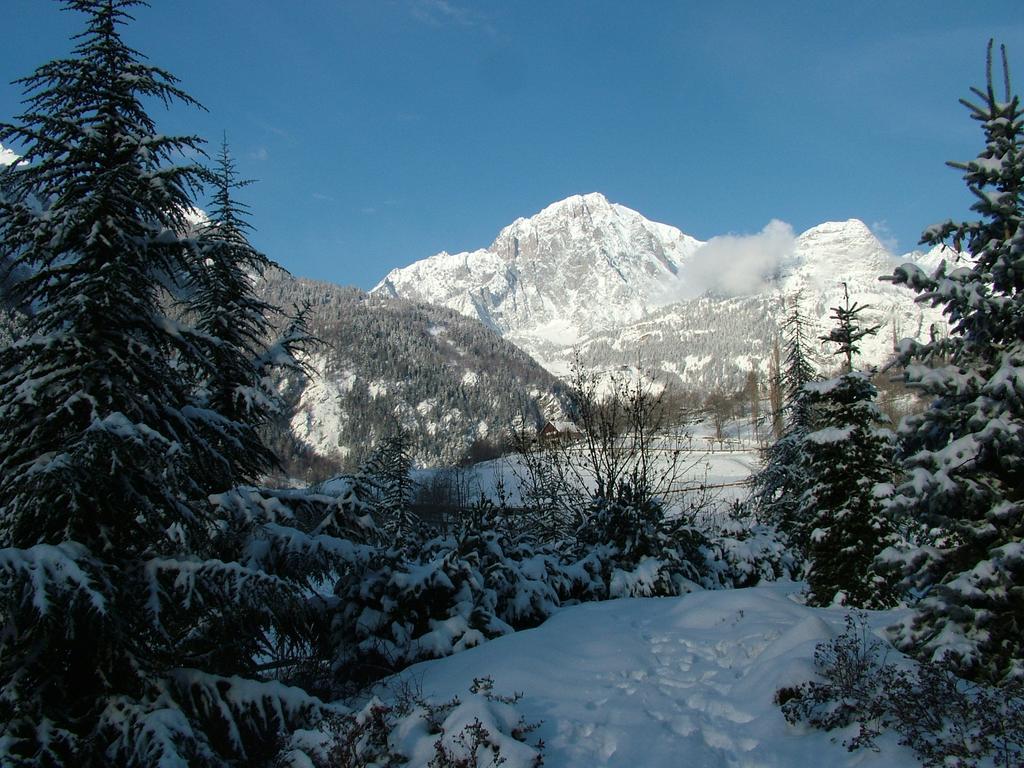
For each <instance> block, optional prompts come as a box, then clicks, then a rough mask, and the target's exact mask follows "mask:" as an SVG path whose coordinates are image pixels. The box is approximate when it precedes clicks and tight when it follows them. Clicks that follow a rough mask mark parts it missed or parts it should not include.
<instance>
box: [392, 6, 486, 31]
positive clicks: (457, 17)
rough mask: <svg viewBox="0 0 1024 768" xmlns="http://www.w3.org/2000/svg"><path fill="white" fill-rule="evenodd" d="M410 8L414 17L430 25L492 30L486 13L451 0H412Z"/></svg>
mask: <svg viewBox="0 0 1024 768" xmlns="http://www.w3.org/2000/svg"><path fill="white" fill-rule="evenodd" d="M410 10H411V12H412V15H413V16H414V17H415V18H417V19H419V20H420V21H422V22H423V23H425V24H430V25H431V26H435V27H443V26H449V25H455V26H459V27H467V28H469V27H475V28H479V29H483V30H485V31H487V32H491V33H493V32H494V28H493V26H492V25H491V20H490V17H489V16H488V15H487V14H486V13H484V12H482V11H480V10H478V9H476V8H472V7H469V6H468V5H462V4H460V3H456V2H452V0H412V3H411V5H410Z"/></svg>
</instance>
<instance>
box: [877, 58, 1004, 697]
mask: <svg viewBox="0 0 1024 768" xmlns="http://www.w3.org/2000/svg"><path fill="white" fill-rule="evenodd" d="M1002 64H1003V67H1002V69H1003V71H1002V74H1003V80H1004V83H1005V88H1004V89H1003V92H1002V93H997V92H996V88H995V84H994V83H993V78H992V47H991V44H990V46H989V57H988V66H987V81H986V85H985V88H983V89H981V88H975V89H972V90H973V93H974V97H976V100H967V99H964V100H962V103H963V104H964V106H965V107H967V109H968V110H969V111H970V113H971V117H972V118H973V119H974V120H977V121H978V122H979V123H980V125H981V127H982V130H983V131H984V146H983V148H982V150H981V152H980V153H979V154H978V157H977V158H976V159H974V160H969V161H967V162H963V163H959V162H957V163H950V165H951V166H953V167H954V168H957V169H959V170H961V171H963V174H964V181H965V182H966V184H967V188H968V189H969V190H970V191H971V193H972V194H973V195H974V197H975V198H976V201H975V203H974V205H973V206H972V209H973V210H974V211H975V212H976V213H977V214H978V216H979V218H977V219H974V220H969V221H963V222H953V221H946V222H943V223H941V224H938V225H935V226H934V227H931V228H929V229H928V230H927V231H926V232H925V233H924V236H923V238H922V242H924V243H928V244H938V243H949V244H951V245H952V247H953V249H954V251H956V252H959V255H958V257H957V261H959V262H961V263H960V264H959V265H956V268H954V269H952V270H951V271H947V267H946V265H945V264H943V265H942V266H941V267H940V268H939V269H938V270H937V271H936V272H935V273H934V274H933V275H927V274H925V273H924V272H923V271H922V270H920V269H919V268H916V267H914V266H912V265H904V266H902V267H900V268H899V269H898V270H896V272H895V274H894V275H893V277H892V279H893V280H894V282H896V283H897V284H903V285H906V286H908V287H909V288H911V289H912V290H914V291H916V292H917V293H918V294H919V298H918V300H919V301H927V302H931V304H932V305H933V306H938V307H942V309H943V311H944V313H945V314H946V316H947V317H948V318H949V321H950V324H951V326H952V331H951V335H950V337H949V338H948V339H938V340H933V341H931V342H929V343H926V344H918V343H914V342H911V341H909V340H905V341H904V342H903V343H902V345H901V348H900V352H901V361H902V362H903V363H905V364H907V368H906V383H907V386H909V387H912V388H914V389H917V390H918V391H920V392H922V393H924V394H926V395H929V396H930V397H931V398H932V404H931V407H930V408H929V409H928V410H927V411H926V412H925V413H923V414H921V415H920V416H916V417H910V418H908V419H905V420H904V423H903V425H902V427H901V430H900V433H901V438H902V447H901V455H902V457H903V463H904V467H905V470H906V473H907V481H906V483H905V484H903V485H901V486H900V487H899V488H898V493H897V495H896V496H895V498H894V500H893V503H892V510H893V512H894V513H895V514H904V515H907V516H909V517H910V518H911V519H913V520H915V521H917V522H919V523H920V524H921V525H922V527H923V529H924V530H926V531H928V532H929V535H928V541H927V546H923V547H921V548H919V549H915V550H913V551H911V552H909V553H908V554H907V557H906V559H905V562H904V566H905V571H904V572H905V573H906V574H907V576H908V583H909V584H910V585H913V586H914V587H916V588H917V589H919V590H921V591H922V592H925V593H926V595H925V597H924V599H922V600H921V602H920V603H919V604H918V607H917V611H916V614H915V616H914V618H913V620H912V621H909V622H908V623H907V624H906V625H905V626H903V627H901V628H899V630H898V632H897V638H898V640H899V642H900V643H901V645H902V646H903V647H905V648H908V649H913V650H917V651H918V652H920V653H922V654H924V655H927V656H931V657H935V658H939V657H950V658H953V659H955V660H956V661H957V662H958V664H959V666H960V667H961V669H962V671H963V672H964V673H966V674H969V675H972V676H974V677H978V678H987V679H991V680H1003V679H1007V678H1021V677H1024V544H1022V539H1024V268H1022V265H1024V226H1022V218H1024V111H1022V109H1021V101H1020V97H1019V96H1018V95H1015V94H1013V93H1012V91H1011V88H1010V79H1009V73H1008V68H1007V66H1006V53H1005V50H1004V51H1003V57H1002ZM961 247H963V248H964V249H965V250H964V251H963V252H960V249H961Z"/></svg>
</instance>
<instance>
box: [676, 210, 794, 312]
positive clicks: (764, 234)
mask: <svg viewBox="0 0 1024 768" xmlns="http://www.w3.org/2000/svg"><path fill="white" fill-rule="evenodd" d="M795 241H796V238H795V236H794V234H793V227H791V226H790V225H789V224H787V223H786V222H784V221H779V220H778V219H772V220H771V221H770V222H768V224H767V225H766V226H765V228H764V229H762V230H761V231H760V232H758V233H757V234H756V235H723V236H721V237H713V238H711V239H710V240H709V241H708V242H707V243H705V244H704V245H703V246H701V247H700V248H699V249H698V250H697V251H696V252H694V254H693V256H691V257H690V259H689V260H688V261H687V262H686V263H685V264H683V268H682V270H681V273H680V276H679V277H680V280H679V288H680V290H679V291H678V292H677V294H678V295H675V296H666V297H665V298H666V300H669V301H671V300H679V299H685V298H693V297H694V296H699V295H701V294H702V293H705V292H707V291H711V292H712V293H715V294H719V295H723V296H740V295H746V294H750V293H757V292H758V291H760V290H762V289H764V288H765V287H766V286H767V285H768V283H769V282H770V281H771V280H772V278H774V277H775V276H776V274H777V273H778V271H779V268H780V267H781V266H782V265H783V264H784V263H785V261H786V259H788V258H789V257H790V256H791V255H792V253H793V248H794V244H795Z"/></svg>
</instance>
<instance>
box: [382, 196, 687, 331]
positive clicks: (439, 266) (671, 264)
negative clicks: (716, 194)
mask: <svg viewBox="0 0 1024 768" xmlns="http://www.w3.org/2000/svg"><path fill="white" fill-rule="evenodd" d="M700 245H701V244H700V242H699V241H697V240H695V239H694V238H692V237H690V236H689V235H685V234H683V233H682V232H680V231H679V230H678V229H676V228H675V227H670V226H667V225H665V224H658V223H655V222H652V221H648V220H647V219H645V218H644V217H643V216H641V215H640V214H639V213H637V212H636V211H632V210H630V209H629V208H625V207H624V206H621V205H615V204H613V203H609V202H608V200H606V199H605V198H604V196H603V195H600V194H589V195H576V196H574V197H570V198H568V199H566V200H562V201H561V202H558V203H554V204H553V205H550V206H548V207H547V208H545V209H544V210H543V211H541V212H540V213H538V214H537V215H536V216H532V217H531V218H529V219H523V218H520V219H517V220H516V221H515V222H513V223H512V224H510V225H509V226H507V227H505V228H504V229H503V230H502V231H501V233H500V234H499V235H498V237H497V238H495V240H494V242H493V243H491V245H490V246H488V247H487V248H485V249H481V250H478V251H473V252H472V253H439V254H437V255H436V256H432V257H430V258H428V259H424V260H422V261H418V262H416V263H415V264H413V265H411V266H409V267H405V268H403V269H396V270H394V271H392V272H391V273H390V274H389V275H388V276H387V277H385V278H384V280H382V281H381V283H380V284H379V285H378V286H377V287H376V288H375V289H374V291H373V292H375V293H378V294H380V293H386V294H388V295H391V296H402V297H405V298H410V299H413V300H416V301H428V302H431V303H435V304H442V305H445V306H448V307H451V308H452V309H455V310H457V311H459V312H462V313H463V314H466V315H470V316H475V317H478V318H479V319H480V320H481V321H483V322H484V323H485V324H486V325H489V326H490V327H492V328H494V329H495V330H497V331H499V332H500V333H502V334H503V335H506V336H508V337H510V338H513V339H515V338H520V337H524V338H525V337H530V336H535V337H537V338H538V339H541V340H550V341H554V342H556V343H563V342H567V343H570V344H571V343H575V342H576V341H578V340H579V339H580V338H582V337H583V336H584V335H585V334H586V333H587V332H589V331H592V330H610V329H613V328H618V327H621V326H622V325H624V324H626V323H629V322H632V321H634V320H638V319H639V318H641V317H643V316H644V315H645V314H647V312H648V311H649V310H650V309H651V308H653V307H654V306H655V305H656V303H657V297H658V296H659V294H660V292H661V290H662V289H663V286H664V285H665V284H666V283H671V282H674V281H676V280H677V279H678V275H679V270H680V266H681V264H682V263H683V262H684V261H685V260H686V259H687V258H688V257H689V256H690V255H691V254H692V253H693V252H694V251H695V250H696V249H697V248H699V247H700ZM524 346H528V345H524Z"/></svg>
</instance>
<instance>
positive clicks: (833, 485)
mask: <svg viewBox="0 0 1024 768" xmlns="http://www.w3.org/2000/svg"><path fill="white" fill-rule="evenodd" d="M992 70H993V61H992V47H991V45H990V47H989V57H988V62H987V70H986V73H987V78H986V85H985V87H984V88H975V89H973V97H972V98H971V99H964V100H962V103H963V104H964V106H965V107H967V109H968V110H969V112H970V114H971V117H972V118H973V119H974V120H976V121H977V122H978V123H979V124H980V125H981V127H982V130H983V132H984V145H983V148H982V150H981V151H980V152H979V154H978V156H977V158H975V159H973V160H969V161H967V162H953V163H950V165H951V166H952V167H954V168H956V169H958V170H960V171H962V172H963V178H964V181H965V183H966V185H967V187H968V189H969V190H970V192H971V193H972V195H973V197H974V198H975V203H974V204H973V206H972V210H973V211H974V212H975V213H976V214H977V216H978V218H976V219H972V220H967V221H952V220H948V221H945V222H942V223H940V224H938V225H936V226H934V227H931V228H929V229H928V230H927V231H926V232H925V233H924V235H923V237H922V243H926V244H929V245H938V244H940V243H945V244H949V245H950V246H951V247H952V250H951V253H952V254H954V255H955V263H952V264H947V263H946V262H943V263H942V264H941V265H940V267H939V268H938V269H937V270H936V271H935V272H934V273H933V274H926V273H925V272H924V271H923V270H922V269H920V268H919V267H917V266H915V265H913V264H905V265H903V266H901V267H900V268H898V269H897V270H896V271H895V272H894V274H893V275H892V276H889V277H886V278H883V279H888V280H891V281H893V282H894V283H895V284H897V285H905V286H906V287H907V288H909V289H910V290H913V291H914V292H915V293H917V295H918V296H917V300H918V301H920V302H924V303H928V304H931V305H932V306H934V307H938V308H940V309H941V310H942V312H943V313H944V314H945V315H946V317H947V318H948V321H949V324H950V327H951V333H950V335H949V336H948V337H943V338H935V337H933V338H932V339H931V340H930V341H928V342H923V343H922V342H917V341H913V340H910V339H904V340H903V341H902V342H900V344H899V347H898V349H897V353H898V355H897V361H896V365H894V370H896V369H897V367H896V366H898V370H899V371H900V372H901V373H902V378H903V385H904V386H905V387H906V388H907V389H909V390H910V391H911V392H914V393H917V395H918V396H920V397H921V398H923V399H924V400H925V401H926V402H927V403H928V406H927V407H926V409H925V410H923V411H922V412H920V413H917V414H911V415H909V416H907V417H905V418H904V419H903V420H902V421H901V423H900V425H899V429H898V432H897V433H896V434H895V435H894V434H893V433H892V432H890V431H889V429H888V428H887V427H886V426H885V424H884V418H883V414H882V412H881V411H880V409H879V408H878V406H877V403H876V396H877V392H876V390H875V388H874V386H873V385H872V384H871V382H870V380H869V378H868V376H867V375H866V374H865V373H863V372H860V371H857V370H854V366H853V359H854V355H855V354H856V352H857V342H858V341H859V340H860V339H861V338H863V337H864V335H866V334H870V333H873V332H876V331H877V329H876V328H864V327H861V326H860V324H859V322H858V318H857V315H858V313H859V311H860V309H862V308H861V307H858V306H857V305H856V304H853V305H850V304H849V301H847V303H846V305H845V306H842V307H837V308H835V309H834V310H833V312H834V318H835V320H836V327H835V329H834V330H833V331H832V332H831V333H829V334H828V335H827V336H826V337H824V338H823V340H824V341H827V342H830V343H832V344H834V345H836V347H837V353H838V354H839V355H840V356H841V358H842V359H843V361H844V367H845V373H843V374H841V375H840V376H838V377H835V378H832V379H828V380H824V381H818V380H815V379H816V373H815V371H814V368H813V366H810V365H809V364H807V352H806V340H805V338H804V336H803V335H802V334H801V332H800V327H801V326H800V323H799V319H798V317H799V313H794V314H793V315H791V323H790V324H789V327H788V334H787V338H786V345H785V346H786V350H787V358H786V361H785V363H784V365H783V366H782V367H783V379H784V380H785V381H786V384H787V386H786V389H785V402H784V412H785V414H786V418H785V424H784V428H783V432H782V436H781V437H780V438H779V439H778V440H777V441H776V442H775V443H774V444H773V445H772V446H771V447H770V448H769V449H768V450H767V452H766V455H765V466H764V469H763V470H762V471H761V472H760V473H759V474H758V476H757V477H756V478H755V488H754V494H753V495H752V499H751V505H752V508H753V509H754V510H755V511H756V513H757V514H758V515H760V516H761V517H762V518H763V519H765V520H768V521H770V522H772V523H774V524H776V525H777V526H779V528H781V529H782V530H783V531H784V532H785V533H786V534H787V535H788V537H789V540H790V542H791V544H792V546H793V547H794V548H795V549H796V550H797V551H798V552H799V554H800V555H801V556H802V557H803V558H804V559H805V561H806V563H807V566H806V573H807V577H808V581H809V598H810V601H811V602H812V603H815V604H819V605H826V604H830V603H832V602H833V601H839V602H843V603H846V604H849V605H859V606H867V607H884V606H886V605H890V604H891V603H892V602H893V601H894V600H895V599H896V597H897V596H899V595H904V596H915V601H914V602H915V610H914V613H913V616H912V617H911V618H910V619H908V620H907V621H906V622H905V623H904V624H903V625H901V626H898V627H895V628H893V633H894V637H895V639H896V642H897V644H898V646H899V647H901V648H903V649H905V650H907V651H911V652H914V653H917V654H919V655H920V656H922V657H923V658H927V659H930V660H932V661H936V662H942V663H944V664H947V665H949V666H950V667H951V668H952V669H955V670H956V672H957V673H958V674H961V675H965V676H968V677H971V678H974V679H977V680H983V681H989V682H1006V681H1010V680H1014V679H1020V678H1022V677H1024V641H1022V638H1024V586H1022V585H1024V480H1022V478H1024V269H1022V268H1021V264H1022V263H1024V226H1022V221H1024V113H1022V110H1021V104H1020V98H1019V96H1017V95H1015V94H1013V92H1012V90H1011V88H1010V80H1009V71H1008V67H1007V64H1006V53H1005V50H1003V51H1002V76H1003V89H1002V92H1001V93H997V90H996V84H995V82H994V79H993V71H992Z"/></svg>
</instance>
